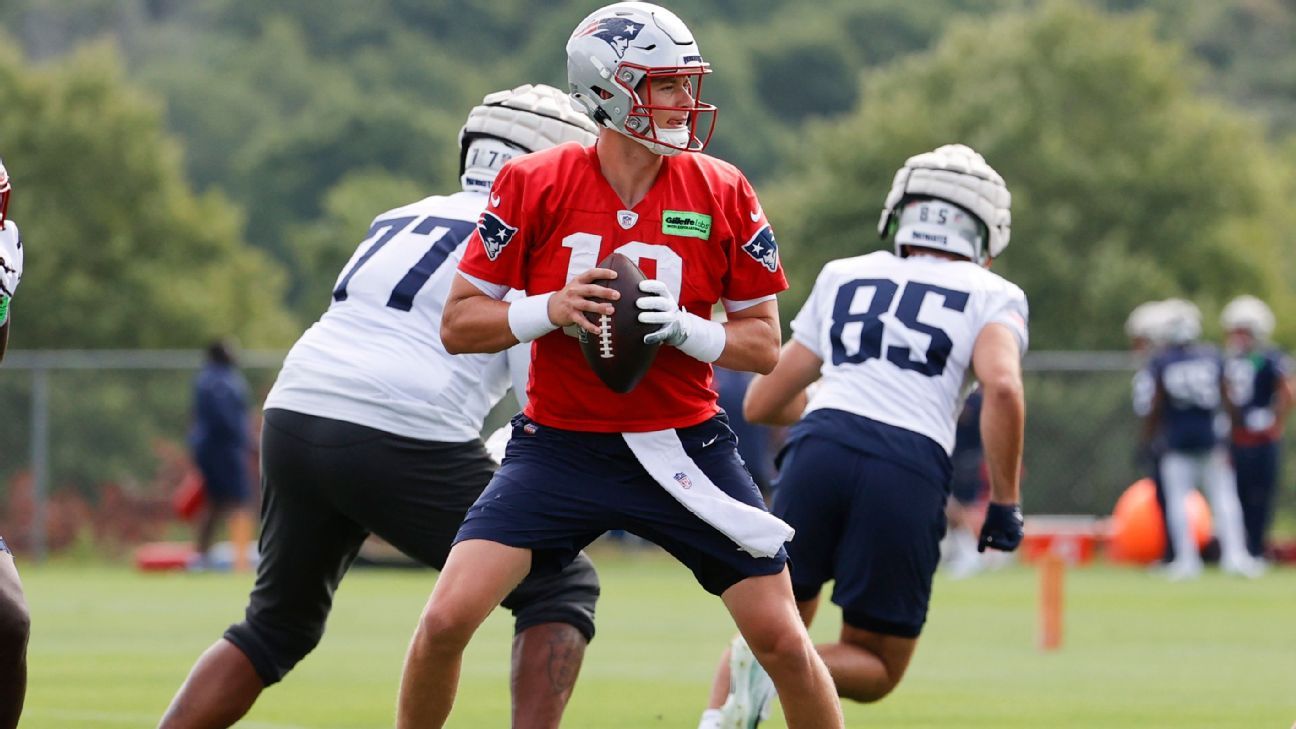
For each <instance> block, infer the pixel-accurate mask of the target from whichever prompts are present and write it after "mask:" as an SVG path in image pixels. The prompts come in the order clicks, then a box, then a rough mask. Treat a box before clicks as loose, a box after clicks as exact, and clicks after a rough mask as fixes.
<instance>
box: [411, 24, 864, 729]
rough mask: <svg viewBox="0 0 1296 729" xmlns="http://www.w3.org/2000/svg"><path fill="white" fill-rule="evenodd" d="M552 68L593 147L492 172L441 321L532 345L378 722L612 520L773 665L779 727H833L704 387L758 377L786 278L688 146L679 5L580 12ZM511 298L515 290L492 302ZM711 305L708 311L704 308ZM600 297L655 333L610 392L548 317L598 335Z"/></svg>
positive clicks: (701, 109)
mask: <svg viewBox="0 0 1296 729" xmlns="http://www.w3.org/2000/svg"><path fill="white" fill-rule="evenodd" d="M567 61H568V65H567V78H568V82H569V86H570V90H571V96H572V98H573V99H574V100H575V102H576V103H577V104H579V105H580V106H581V108H583V109H585V110H586V111H587V113H588V114H589V116H590V118H591V119H593V120H594V122H595V123H597V124H598V125H599V126H600V127H601V129H600V130H599V137H598V142H597V144H596V145H594V146H589V147H581V146H579V145H574V144H568V145H564V146H561V147H558V148H556V149H552V150H549V151H547V152H542V153H540V154H537V155H532V156H530V157H526V158H523V159H518V160H513V161H512V162H510V163H509V164H507V165H505V167H504V169H503V170H502V171H501V172H500V176H499V178H498V180H497V181H496V183H495V188H494V189H493V190H492V194H491V201H490V205H489V206H488V207H487V208H486V210H485V212H483V213H482V218H481V222H480V223H479V225H478V229H477V232H476V233H474V234H473V236H472V238H471V239H470V241H469V243H468V251H467V253H466V254H465V255H464V259H463V261H462V262H461V263H460V265H459V276H458V278H456V279H455V282H454V284H453V286H452V288H451V292H450V299H449V301H448V302H447V304H446V313H445V316H444V317H443V319H442V324H441V333H442V337H443V338H444V340H445V342H446V346H447V347H448V348H449V349H450V350H451V351H457V352H494V351H499V350H502V349H505V348H507V347H510V346H513V345H514V344H516V343H518V342H530V343H532V347H533V353H534V356H533V359H532V364H531V377H530V382H529V384H528V395H529V401H528V403H527V406H526V410H525V412H524V413H523V414H522V415H519V416H518V417H517V418H515V420H514V425H515V428H514V431H513V437H512V440H510V441H509V445H508V450H507V455H506V457H505V459H504V463H503V465H502V466H501V467H500V470H499V471H498V472H497V473H496V474H495V478H494V479H493V480H492V481H491V485H490V486H489V487H487V489H486V492H485V493H483V494H482V497H481V499H479V500H478V501H477V503H476V504H475V505H473V507H472V509H470V510H469V512H468V516H467V517H466V519H465V520H464V524H463V526H462V527H461V528H460V530H459V535H458V536H457V537H456V543H455V546H454V548H453V549H452V550H451V552H450V557H449V559H448V560H447V562H446V566H445V570H444V571H443V572H442V574H441V578H440V579H439V580H438V581H437V584H436V586H435V588H434V589H433V591H432V595H431V597H430V598H429V600H428V604H427V607H426V609H425V610H424V613H423V617H422V619H421V621H420V623H419V626H418V629H417V631H416V633H415V635H414V638H413V641H412V642H411V645H410V650H409V654H408V655H407V657H406V663H405V674H404V678H403V680H402V682H401V691H400V704H399V710H398V715H397V726H398V727H402V728H405V729H409V728H412V727H439V726H442V725H443V724H444V723H445V722H446V720H447V717H448V715H449V713H450V708H451V705H452V703H453V701H454V695H455V691H456V688H457V683H458V674H459V667H460V664H461V662H462V657H463V651H464V649H465V647H466V646H467V644H468V641H469V640H470V638H471V636H472V634H473V632H474V631H476V629H477V627H478V626H479V625H480V624H481V622H482V621H483V620H484V619H485V618H486V616H487V615H488V614H489V613H490V611H491V609H492V608H494V606H495V604H496V603H497V602H498V601H499V600H500V598H502V597H503V596H504V595H506V594H508V592H509V590H510V589H512V587H513V586H514V585H516V584H517V583H518V581H520V580H521V579H522V578H523V577H524V576H526V575H527V574H528V573H529V574H532V575H535V574H551V573H553V572H555V571H556V570H559V569H561V568H562V567H563V565H565V564H567V563H568V562H570V561H571V560H572V559H573V558H574V557H575V556H576V555H577V554H578V553H579V551H580V549H581V548H582V547H583V546H585V545H586V544H588V543H589V542H591V541H593V540H594V539H596V538H597V537H599V536H600V535H601V534H603V533H604V532H605V531H607V530H609V529H616V528H622V529H625V530H626V531H629V532H631V533H633V534H636V535H638V536H641V537H644V538H646V539H648V540H650V541H652V542H655V543H656V544H658V545H660V546H662V547H663V548H665V549H666V550H667V551H668V552H670V553H671V554H672V555H673V556H674V557H675V558H676V559H678V560H679V561H680V562H682V563H683V564H684V565H685V566H687V567H688V568H689V569H690V570H691V571H692V572H693V575H694V577H695V578H696V579H697V581H698V582H699V583H700V584H701V585H702V587H703V588H704V589H706V590H707V591H708V592H710V593H712V594H715V595H718V596H720V598H721V599H722V601H723V602H724V604H725V606H726V607H727V608H728V609H729V611H730V613H731V615H732V616H733V619H734V621H735V622H736V623H737V626H738V628H739V630H740V631H741V632H742V634H743V635H745V636H747V637H748V639H749V640H750V642H751V645H752V648H753V650H754V651H755V653H756V655H758V656H759V657H760V659H761V660H762V661H765V662H766V665H768V666H769V667H770V674H771V675H772V676H773V680H774V683H775V684H776V685H777V686H778V691H779V694H780V695H781V696H783V706H784V713H785V715H786V717H787V720H788V726H789V727H793V728H794V729H796V728H801V729H808V728H809V727H814V728H815V729H831V728H832V727H840V726H842V716H841V706H840V703H839V702H838V700H837V698H836V696H834V694H833V690H832V683H831V678H830V676H829V675H828V672H827V670H826V668H825V667H824V665H823V662H822V661H821V660H820V659H819V657H818V656H817V655H816V654H815V652H814V650H813V646H812V644H811V642H810V639H809V636H808V635H807V633H806V629H805V627H804V626H803V625H802V624H801V622H800V620H799V618H798V616H797V612H796V606H795V603H794V601H793V598H792V589H791V584H790V582H789V580H788V576H787V565H786V562H787V558H786V552H785V551H784V549H783V546H782V545H783V543H784V542H785V541H786V540H787V539H788V538H789V537H790V536H791V530H789V529H788V528H787V525H786V524H783V523H782V522H781V521H779V520H777V519H775V518H773V517H771V516H770V515H769V513H768V512H767V511H766V510H765V504H764V501H763V500H762V499H761V495H760V491H759V489H757V487H756V484H755V483H754V482H753V480H752V477H751V475H750V474H749V473H748V472H747V470H746V468H745V467H744V466H743V463H742V460H741V459H740V458H739V457H738V455H737V451H736V447H735V443H734V436H733V433H732V431H731V430H730V429H729V427H728V425H727V423H726V421H725V418H724V415H723V414H722V413H721V412H720V410H719V408H718V407H717V406H716V393H715V391H714V389H713V388H712V387H711V366H712V364H715V365H718V366H723V367H727V368H730V369H735V370H745V371H759V372H768V371H769V370H770V369H771V368H773V366H774V364H775V361H776V360H777V358H778V347H779V338H780V335H779V325H778V308H777V303H776V300H775V294H777V293H778V292H780V291H782V290H783V289H785V288H786V287H787V283H786V279H785V278H784V275H783V270H782V267H781V265H780V263H779V259H778V251H777V246H776V243H775V239H774V235H773V233H772V232H771V229H770V225H769V222H768V221H767V220H766V218H765V214H764V212H763V211H762V209H761V205H760V202H759V200H758V199H757V197H756V194H755V192H754V191H753V190H752V187H751V185H750V184H749V183H748V182H747V180H746V179H745V178H744V177H743V175H742V173H741V172H740V171H739V170H738V169H736V168H735V167H733V166H732V165H730V164H727V163H725V162H722V161H720V160H717V159H715V158H713V157H710V156H707V155H705V154H702V150H703V149H704V148H705V147H706V144H707V141H708V139H709V138H710V136H711V130H712V124H713V122H714V117H715V107H714V106H711V105H709V104H705V103H703V102H702V101H701V100H700V93H701V84H702V81H703V78H704V77H705V76H706V75H707V74H708V73H709V72H710V68H709V66H708V65H707V63H706V62H705V61H704V60H703V57H702V55H701V53H700V51H699V49H698V45H697V42H696V41H695V40H694V37H693V35H692V33H690V32H689V29H688V28H687V27H686V26H685V25H684V23H683V22H682V21H681V20H680V19H679V18H678V17H676V16H675V15H674V14H673V13H671V12H670V11H668V10H665V9H664V8H661V7H658V6H655V5H651V4H648V3H640V2H628V3H617V4H614V5H609V6H607V7H604V8H601V9H599V10H596V11H594V13H592V14H591V15H589V16H588V17H587V18H585V19H584V20H583V21H581V23H580V24H579V25H578V26H576V29H575V31H574V32H573V33H572V35H571V38H570V39H569V40H568V42H567ZM613 252H620V253H622V254H624V255H626V256H628V257H630V258H631V259H634V260H635V261H637V263H638V265H639V267H640V268H641V269H643V270H644V271H645V274H646V275H647V276H648V277H649V280H646V281H644V282H642V283H641V284H640V286H639V288H640V290H641V293H642V294H644V295H642V296H635V301H634V302H631V301H616V300H615V299H616V298H617V292H616V291H614V290H612V289H610V288H607V287H605V286H600V285H596V284H595V283H594V282H595V281H598V280H600V279H610V278H612V276H613V275H614V272H612V271H610V270H607V269H600V268H596V267H595V264H596V263H597V262H599V261H601V260H602V259H603V258H604V257H606V256H608V255H609V254H611V253H613ZM509 289H524V290H525V291H527V293H528V294H530V296H528V297H527V298H525V299H521V300H519V301H515V302H512V303H507V302H504V301H501V300H500V299H501V298H502V296H503V295H504V292H505V291H507V290H509ZM598 299H602V301H600V300H598ZM721 301H723V303H724V306H725V309H726V310H727V312H728V317H727V321H726V322H725V323H723V324H722V323H720V322H718V321H713V320H712V319H711V310H712V307H713V305H715V304H716V303H718V302H721ZM615 306H637V307H638V308H639V309H641V310H642V311H641V313H640V314H639V321H640V322H643V323H648V324H656V325H660V328H658V329H656V330H654V331H653V332H651V333H650V334H648V335H647V340H648V341H660V342H661V343H663V344H665V345H668V346H665V347H662V349H661V350H660V352H659V353H658V354H657V356H656V360H655V363H654V364H653V365H652V367H651V369H649V370H648V373H647V375H646V376H645V377H644V378H643V380H642V381H641V382H640V383H639V384H638V386H637V387H636V388H635V389H633V390H631V391H630V392H628V393H625V394H618V393H615V392H613V391H612V390H611V389H609V388H608V387H606V386H605V385H603V384H602V382H601V381H600V380H599V379H598V378H597V377H596V376H595V374H594V372H593V370H592V369H591V368H590V367H589V366H588V365H587V364H586V363H585V361H584V359H583V357H582V355H581V351H580V347H579V345H578V343H577V341H576V339H575V338H573V337H570V336H568V335H567V334H566V333H565V332H564V331H561V330H560V329H561V328H562V327H567V326H575V327H580V328H582V329H584V330H585V331H588V332H589V333H590V334H597V332H598V329H597V328H596V327H595V326H594V325H593V324H592V323H591V322H590V321H589V320H587V319H586V316H585V315H586V314H587V313H594V314H605V315H609V316H610V315H612V314H613V313H614V307H615ZM605 723H607V724H615V723H616V721H615V720H613V719H612V718H611V717H609V718H608V721H607V722H605Z"/></svg>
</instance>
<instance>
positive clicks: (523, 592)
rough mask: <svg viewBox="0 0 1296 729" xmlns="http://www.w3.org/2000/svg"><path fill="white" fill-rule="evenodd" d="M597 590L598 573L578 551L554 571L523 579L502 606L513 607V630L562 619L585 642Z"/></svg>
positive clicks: (590, 634) (591, 628)
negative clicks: (537, 577)
mask: <svg viewBox="0 0 1296 729" xmlns="http://www.w3.org/2000/svg"><path fill="white" fill-rule="evenodd" d="M599 593H600V587H599V580H598V573H596V572H595V571H594V564H593V563H592V562H590V560H589V558H588V557H586V556H585V555H584V553H582V554H580V555H578V556H577V558H576V560H575V561H574V562H572V564H570V565H568V566H567V568H566V569H564V570H563V571H562V572H561V573H559V574H557V575H553V576H550V577H545V578H542V579H540V580H527V581H524V582H523V583H522V584H521V585H519V586H518V588H517V589H516V590H514V591H513V592H512V593H511V594H510V595H509V596H508V597H507V598H506V599H505V600H504V606H505V607H507V608H509V609H510V610H512V611H513V617H514V620H515V623H514V633H515V634H516V633H521V632H522V631H524V630H526V629H528V628H531V627H534V626H536V625H541V624H544V623H566V624H567V625H570V626H572V627H573V628H575V629H576V630H577V631H579V632H580V634H581V635H582V636H583V637H584V638H585V641H586V642H589V641H591V640H593V638H594V607H595V604H596V603H597V602H598V598H599Z"/></svg>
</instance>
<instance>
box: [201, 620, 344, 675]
mask: <svg viewBox="0 0 1296 729" xmlns="http://www.w3.org/2000/svg"><path fill="white" fill-rule="evenodd" d="M224 637H225V639H226V640H228V641H229V642H230V643H233V644H234V646H235V647H237V648H238V649H239V650H241V651H243V653H244V655H246V656H247V657H248V660H249V661H250V662H251V663H252V667H253V668H254V669H255V670H256V672H257V676H259V677H260V678H261V682H262V683H264V684H265V685H266V686H270V685H271V684H275V683H278V682H279V681H281V680H283V677H284V676H286V675H288V672H289V671H291V670H292V669H293V668H294V667H295V666H296V665H297V664H298V663H300V662H301V660H302V659H303V658H305V657H306V656H307V655H309V654H310V652H311V651H313V650H315V647H316V646H318V645H319V643H320V640H321V639H323V637H324V621H323V620H322V619H320V620H314V619H306V618H300V617H299V618H298V619H295V620H272V619H269V618H267V617H266V616H257V615H252V616H249V619H248V620H245V621H243V622H241V623H238V624H236V625H233V626H230V628H229V630H227V631H225V636H224Z"/></svg>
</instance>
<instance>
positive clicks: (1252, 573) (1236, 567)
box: [1220, 555, 1265, 580]
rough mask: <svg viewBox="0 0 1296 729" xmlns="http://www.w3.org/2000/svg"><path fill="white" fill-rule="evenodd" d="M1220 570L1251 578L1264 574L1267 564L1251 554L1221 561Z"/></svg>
mask: <svg viewBox="0 0 1296 729" xmlns="http://www.w3.org/2000/svg"><path fill="white" fill-rule="evenodd" d="M1220 570H1222V571H1223V572H1224V573H1226V574H1230V575H1239V576H1241V577H1245V578H1247V579H1249V580H1254V579H1257V578H1260V577H1263V576H1264V573H1265V565H1264V562H1262V561H1261V560H1258V559H1256V558H1255V557H1252V556H1250V555H1246V556H1242V557H1237V558H1234V559H1231V560H1227V561H1221V562H1220Z"/></svg>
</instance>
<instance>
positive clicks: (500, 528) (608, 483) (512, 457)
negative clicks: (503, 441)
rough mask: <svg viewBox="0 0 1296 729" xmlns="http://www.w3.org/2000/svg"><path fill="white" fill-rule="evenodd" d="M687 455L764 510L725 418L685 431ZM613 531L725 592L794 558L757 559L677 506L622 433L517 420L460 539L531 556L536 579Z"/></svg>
mask: <svg viewBox="0 0 1296 729" xmlns="http://www.w3.org/2000/svg"><path fill="white" fill-rule="evenodd" d="M677 432H678V433H679V437H680V441H681V442H682V443H683V444H684V450H685V452H687V453H688V455H689V457H690V458H692V459H693V461H694V462H695V463H697V465H698V467H699V468H701V469H702V471H703V472H704V473H706V475H707V477H708V478H710V479H711V480H712V481H713V482H715V485H716V486H717V487H718V488H720V489H721V490H722V491H724V492H725V493H726V494H728V495H729V496H731V497H733V498H735V499H738V500H740V501H743V502H745V503H747V504H750V505H752V506H756V507H758V508H761V509H764V508H765V502H764V500H763V499H762V498H761V495H760V491H759V490H758V489H757V488H756V484H755V482H753V481H752V477H751V474H750V473H748V472H747V469H746V467H745V466H744V465H743V462H742V459H741V458H739V457H738V450H737V440H736V439H735V438H734V435H733V432H732V431H731V430H730V429H729V425H728V421H727V420H726V419H725V417H724V415H723V414H721V415H717V416H716V417H714V418H711V419H710V420H708V421H706V422H704V423H701V424H699V425H695V426H693V427H690V428H681V429H679V430H678V431H677ZM611 529H623V530H625V531H628V532H631V533H632V534H637V535H638V536H640V537H643V538H644V539H647V540H648V541H650V542H653V543H655V544H657V545H658V546H660V547H662V548H663V549H665V550H666V551H667V552H669V553H670V554H671V555H672V556H674V557H675V558H676V559H678V560H679V561H680V562H682V563H684V565H685V566H686V567H688V568H689V569H690V570H692V571H693V575H694V577H696V578H697V581H698V582H699V583H700V584H701V585H702V587H703V588H705V589H706V590H707V592H710V593H712V594H715V595H719V594H721V593H722V592H724V591H725V590H727V589H729V588H730V587H732V586H733V585H735V584H737V583H738V582H740V581H742V580H743V579H745V578H747V577H754V576H759V575H772V574H778V573H779V572H781V571H782V570H783V566H784V564H785V563H786V562H787V553H786V552H785V551H784V550H779V553H778V554H777V555H776V556H774V557H753V556H751V555H750V554H748V553H746V552H743V551H741V550H740V549H739V548H738V545H736V544H734V543H733V542H732V541H730V540H729V538H728V537H726V536H725V535H723V534H721V533H720V532H719V531H717V530H716V529H715V528H713V527H712V526H710V525H709V524H707V523H705V522H703V521H702V520H701V519H699V518H698V517H696V516H694V515H693V514H692V513H691V512H690V511H688V510H687V509H685V508H684V506H683V505H681V504H680V503H679V502H678V501H676V500H675V499H674V498H673V497H672V496H671V495H670V494H668V493H667V492H666V491H665V489H663V488H662V487H661V486H660V485H658V484H657V482H656V481H654V480H653V479H652V477H650V476H649V475H648V472H647V471H645V470H644V469H643V467H642V466H640V465H639V462H638V461H637V460H636V459H635V456H634V454H633V453H632V452H631V451H630V448H629V446H627V445H626V443H625V440H624V439H622V437H621V436H620V434H617V433H582V432H575V431H570V430H560V429H557V428H550V427H547V426H543V425H539V424H537V423H536V422H535V421H533V420H531V419H530V418H527V417H526V416H524V415H518V416H516V417H514V418H513V438H512V440H510V441H509V444H508V450H507V452H506V454H505V457H504V463H503V464H502V465H501V466H500V469H499V470H498V471H496V473H495V477H494V478H493V479H491V482H490V485H489V486H487V487H486V490H485V491H484V492H482V495H481V498H479V499H477V503H475V504H473V506H472V508H471V509H469V510H468V515H467V516H466V517H465V518H464V523H463V526H461V527H460V528H459V534H458V536H456V537H455V542H460V541H463V540H466V539H485V540H489V541H492V542H498V543H500V544H507V545H509V546H511V547H521V548H524V549H530V550H531V551H532V567H531V573H532V574H533V575H535V574H545V573H550V572H555V571H558V570H560V569H562V567H563V566H565V565H566V564H567V563H569V562H571V561H572V560H573V559H575V557H576V555H577V553H579V552H580V550H581V549H583V548H584V547H585V546H586V545H588V544H589V543H590V542H592V541H594V540H595V539H597V538H598V537H599V536H600V535H602V534H603V533H604V532H606V531H608V530H611Z"/></svg>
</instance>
